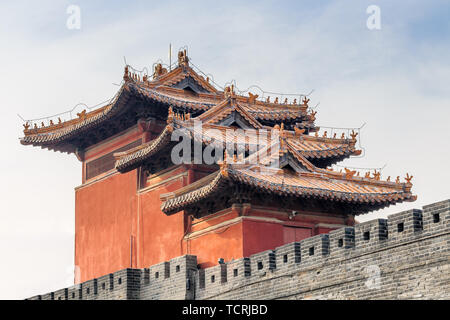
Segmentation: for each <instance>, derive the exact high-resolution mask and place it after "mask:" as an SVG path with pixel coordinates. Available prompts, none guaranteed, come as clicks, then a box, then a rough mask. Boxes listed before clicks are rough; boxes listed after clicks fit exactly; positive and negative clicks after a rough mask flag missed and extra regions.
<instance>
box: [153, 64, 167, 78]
mask: <svg viewBox="0 0 450 320" xmlns="http://www.w3.org/2000/svg"><path fill="white" fill-rule="evenodd" d="M166 73H167V69H166V68H163V67H162V64H161V63H157V64H156V66H155V72H154V73H153V79H154V78H158V77H159V76H162V75H163V74H166Z"/></svg>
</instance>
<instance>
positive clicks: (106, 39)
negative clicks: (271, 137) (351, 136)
mask: <svg viewBox="0 0 450 320" xmlns="http://www.w3.org/2000/svg"><path fill="white" fill-rule="evenodd" d="M71 5H76V6H78V8H79V10H80V11H79V12H80V28H79V29H76V28H75V29H74V28H72V29H70V28H68V19H70V18H71V17H72V14H73V12H69V13H67V10H68V8H69V7H70V6H71ZM371 5H376V6H377V7H378V8H379V13H380V14H379V18H380V19H379V20H378V21H379V27H380V28H375V29H374V28H368V25H367V20H368V19H370V18H371V16H372V14H373V12H372V11H369V13H368V12H367V8H368V7H369V6H371ZM449 16H450V2H449V1H445V0H442V1H439V0H430V1H420V0H417V1H416V0H409V1H388V0H385V1H381V0H371V1H366V0H359V1H351V0H348V1H346V0H342V1H325V0H311V1H246V2H242V1H221V2H220V3H216V2H214V3H213V2H211V1H189V2H187V1H164V2H163V1H127V2H123V1H75V0H74V1H47V0H41V1H39V2H38V1H9V2H1V3H0V43H1V45H0V46H1V47H0V61H1V67H0V68H1V72H0V97H1V102H0V117H1V125H0V132H1V137H2V148H1V151H0V152H1V153H2V156H1V157H0V173H1V178H2V180H3V183H1V184H0V195H1V201H0V257H1V263H0V275H1V277H2V278H1V279H0V299H24V298H27V297H30V296H32V295H36V294H41V293H46V292H50V291H54V290H57V289H60V288H63V287H67V286H70V285H71V284H73V263H74V218H75V216H74V212H75V209H74V199H75V197H74V195H75V193H74V188H75V187H76V186H78V185H80V184H81V164H80V162H78V160H77V159H76V157H75V155H73V154H69V155H68V154H62V153H58V152H53V151H48V150H41V149H40V148H33V147H30V146H22V145H21V144H20V143H19V137H21V136H22V135H23V133H22V130H23V127H22V120H21V119H20V117H19V116H18V114H19V115H20V116H21V117H23V118H25V119H34V118H40V117H46V116H50V115H53V114H57V113H61V112H65V111H68V110H71V109H72V108H74V107H75V106H76V105H77V104H79V103H84V104H87V105H89V106H94V105H97V104H98V103H100V102H103V101H105V100H107V99H109V98H111V97H112V96H113V95H114V94H115V93H116V92H117V91H118V89H119V87H118V85H117V84H119V83H120V81H121V79H122V75H123V68H124V64H125V62H124V61H126V62H127V63H128V64H130V65H132V66H133V67H135V68H137V69H142V68H144V67H147V68H148V69H150V68H151V67H152V65H153V63H155V62H156V61H157V60H158V59H161V60H162V61H163V62H164V63H168V48H169V43H171V44H172V46H173V48H174V54H175V55H176V51H177V50H178V48H181V47H187V48H188V55H189V57H190V59H191V62H192V63H194V64H195V65H196V66H198V67H199V68H200V69H201V70H202V71H203V72H205V73H209V74H212V75H213V79H214V81H215V82H217V83H218V84H221V85H223V84H225V83H227V82H230V81H232V80H235V81H236V86H237V88H238V89H239V90H245V89H246V88H248V87H250V86H252V85H258V86H259V87H261V88H263V89H264V90H266V91H272V92H282V93H309V92H310V91H311V90H314V91H313V93H312V95H311V97H310V98H311V102H310V105H313V106H315V105H317V104H318V106H317V109H316V111H317V115H316V118H317V120H316V124H317V125H318V126H323V127H326V126H329V127H352V128H353V127H355V128H357V127H360V126H362V125H363V124H365V126H364V127H363V129H362V130H361V134H360V136H359V139H360V143H361V147H362V148H363V149H364V156H363V157H355V158H350V159H347V160H345V161H344V162H343V163H341V164H342V165H345V166H353V167H364V168H366V167H370V168H374V167H384V169H383V171H382V178H386V177H387V176H392V177H396V176H398V175H400V176H401V177H404V176H405V174H406V172H408V173H409V174H412V175H413V176H414V178H413V180H412V182H413V184H414V186H413V189H412V191H413V193H414V194H417V195H418V199H417V201H416V202H413V203H404V204H400V205H396V206H391V207H389V208H387V209H384V210H380V211H375V212H372V213H369V214H365V215H362V216H359V217H358V218H357V219H358V220H359V221H366V220H370V219H374V218H385V217H387V215H388V214H390V213H395V212H399V211H402V210H407V209H411V208H421V206H423V205H426V204H429V203H433V202H437V201H440V200H445V199H448V198H450V192H449V190H448V188H447V186H448V181H449V178H450V174H449V170H448V159H449V158H450V148H449V144H448V141H449V138H450V133H449V132H450V130H449V129H448V126H449V118H450V90H449V83H450V59H449V57H450V41H449V40H450V19H449ZM71 21H72V20H71ZM370 21H372V20H370ZM69 25H70V24H69ZM369 25H370V24H369ZM77 108H81V109H77ZM77 108H75V111H77V112H79V111H81V110H82V109H83V107H82V106H78V107H77Z"/></svg>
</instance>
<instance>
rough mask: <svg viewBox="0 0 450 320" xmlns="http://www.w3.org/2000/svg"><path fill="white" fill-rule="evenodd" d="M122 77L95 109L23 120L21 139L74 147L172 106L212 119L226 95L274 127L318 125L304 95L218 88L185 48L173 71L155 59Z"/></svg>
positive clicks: (243, 110)
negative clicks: (268, 95) (143, 70)
mask: <svg viewBox="0 0 450 320" xmlns="http://www.w3.org/2000/svg"><path fill="white" fill-rule="evenodd" d="M123 79H124V82H123V84H122V86H121V88H120V89H119V91H118V92H117V94H116V95H115V97H114V99H113V100H112V102H111V103H109V104H107V105H106V106H103V107H101V108H99V109H97V110H94V111H91V112H87V111H86V110H83V111H82V112H80V113H77V118H75V119H72V120H69V121H64V122H63V121H61V119H59V118H58V119H49V120H48V123H43V122H41V123H40V124H38V123H36V122H32V121H28V122H26V123H25V124H24V127H25V130H24V137H23V138H21V140H20V141H21V143H22V144H24V145H33V146H40V147H42V148H47V149H51V150H57V151H62V152H69V153H70V152H76V151H77V150H84V149H85V148H87V147H89V146H91V145H93V144H95V143H98V142H100V141H102V140H103V139H106V138H108V137H110V136H112V135H114V134H117V133H119V132H120V131H122V130H125V129H127V128H129V127H131V126H133V125H135V124H136V123H137V121H138V120H139V119H146V118H149V117H153V118H157V119H160V120H165V119H166V118H167V114H168V109H169V108H170V107H172V108H173V110H174V111H176V112H179V113H190V114H191V115H192V116H193V117H196V116H199V115H202V114H204V116H203V117H204V118H207V119H208V120H209V121H214V119H213V118H216V120H218V119H217V117H216V115H215V112H216V110H217V109H215V107H218V106H222V105H223V104H226V103H227V99H228V98H230V97H232V98H233V101H235V102H236V104H237V105H238V106H239V107H238V108H239V111H240V113H241V114H243V115H245V116H247V118H251V119H252V121H256V122H258V123H259V124H260V125H261V126H271V127H272V126H274V125H276V124H281V123H282V122H283V123H284V125H285V127H286V128H290V129H293V128H294V127H296V128H299V129H305V132H306V133H309V132H314V131H317V130H318V128H317V127H315V125H314V120H315V112H312V111H311V112H310V111H309V108H308V101H309V100H308V99H305V100H303V102H300V101H299V102H297V100H293V101H291V102H290V103H289V102H288V101H287V99H286V100H285V101H283V103H281V102H278V98H276V99H275V100H274V101H270V100H266V101H261V100H258V99H257V97H258V96H257V95H254V94H252V93H249V95H248V96H243V95H238V94H236V93H235V92H234V87H233V85H231V86H229V87H226V88H225V90H223V91H221V90H218V89H217V88H216V87H215V86H214V85H213V84H212V83H210V80H209V78H208V77H206V78H205V77H203V76H202V75H200V74H198V73H197V72H195V71H194V70H193V69H192V68H191V67H190V66H189V59H188V57H187V55H186V52H185V51H180V52H179V55H178V66H177V67H176V68H174V69H173V70H171V71H167V70H166V69H165V68H163V67H162V65H161V64H157V65H156V67H155V70H154V73H153V75H152V76H151V77H149V76H148V75H144V76H142V78H141V77H140V76H139V75H137V74H134V73H132V72H130V68H129V67H128V66H126V67H125V73H124V77H123ZM212 109H214V110H215V111H213V110H212ZM208 111H209V112H208ZM225 111H226V112H228V111H227V110H225ZM219 120H220V119H219ZM219 120H218V121H219Z"/></svg>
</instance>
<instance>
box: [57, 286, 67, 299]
mask: <svg viewBox="0 0 450 320" xmlns="http://www.w3.org/2000/svg"><path fill="white" fill-rule="evenodd" d="M54 299H55V300H67V288H64V289H59V290H56V291H55V292H54Z"/></svg>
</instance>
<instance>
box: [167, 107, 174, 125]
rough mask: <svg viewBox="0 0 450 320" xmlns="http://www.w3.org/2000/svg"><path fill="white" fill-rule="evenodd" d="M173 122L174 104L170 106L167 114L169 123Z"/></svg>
mask: <svg viewBox="0 0 450 320" xmlns="http://www.w3.org/2000/svg"><path fill="white" fill-rule="evenodd" d="M172 122H173V109H172V106H170V107H169V113H168V115H167V123H168V124H169V123H172Z"/></svg>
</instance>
